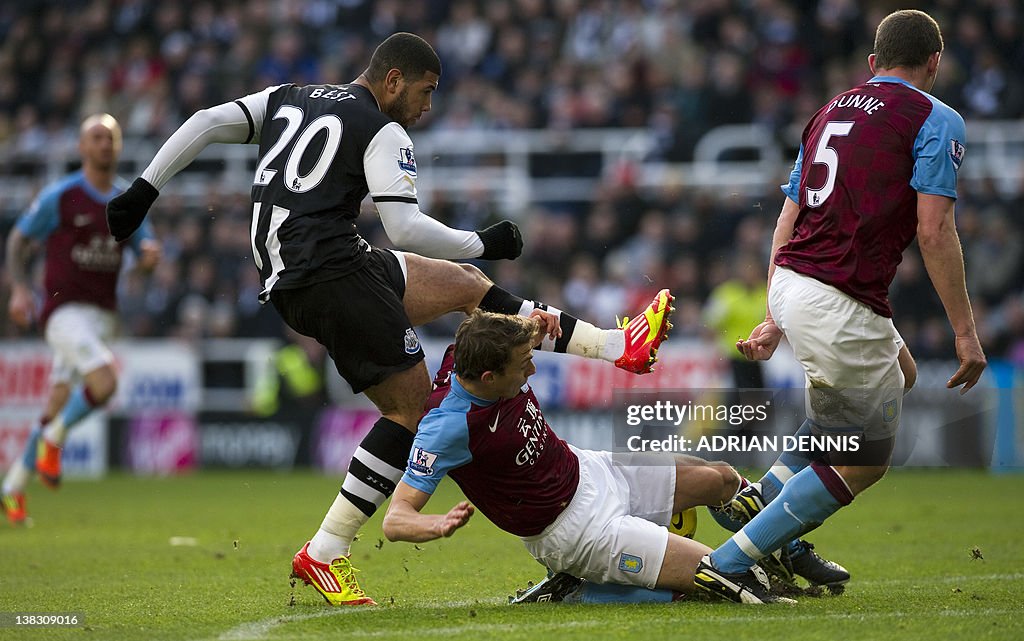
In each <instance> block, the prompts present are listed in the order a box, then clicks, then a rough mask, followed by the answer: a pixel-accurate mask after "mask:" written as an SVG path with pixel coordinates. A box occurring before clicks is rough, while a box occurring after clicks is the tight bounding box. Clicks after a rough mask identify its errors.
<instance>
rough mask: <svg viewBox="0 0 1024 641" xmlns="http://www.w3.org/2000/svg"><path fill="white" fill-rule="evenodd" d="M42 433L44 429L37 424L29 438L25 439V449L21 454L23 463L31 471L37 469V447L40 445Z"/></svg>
mask: <svg viewBox="0 0 1024 641" xmlns="http://www.w3.org/2000/svg"><path fill="white" fill-rule="evenodd" d="M42 435H43V430H42V429H41V428H40V427H39V426H38V425H37V426H36V427H33V428H32V431H31V432H29V435H28V440H26V441H25V451H24V452H22V454H21V463H22V465H24V466H25V469H26V470H29V471H30V472H35V469H36V448H37V447H38V446H39V439H40V438H41V437H42Z"/></svg>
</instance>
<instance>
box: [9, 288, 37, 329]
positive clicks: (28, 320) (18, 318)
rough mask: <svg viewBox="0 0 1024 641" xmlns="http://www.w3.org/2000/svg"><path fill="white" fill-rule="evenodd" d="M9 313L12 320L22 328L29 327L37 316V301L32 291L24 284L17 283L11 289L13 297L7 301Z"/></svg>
mask: <svg viewBox="0 0 1024 641" xmlns="http://www.w3.org/2000/svg"><path fill="white" fill-rule="evenodd" d="M7 315H8V316H10V318H11V321H12V322H13V323H14V324H15V325H17V326H18V327H20V328H22V329H28V327H29V325H31V324H32V319H33V317H34V316H35V301H33V300H32V291H31V290H29V289H28V288H27V287H25V286H24V285H15V286H14V288H13V289H12V290H11V299H10V300H9V301H8V302H7Z"/></svg>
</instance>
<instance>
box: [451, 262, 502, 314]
mask: <svg viewBox="0 0 1024 641" xmlns="http://www.w3.org/2000/svg"><path fill="white" fill-rule="evenodd" d="M458 267H459V271H458V274H457V281H456V282H455V283H450V285H451V286H452V288H453V289H454V290H455V291H457V292H458V293H457V294H456V298H457V299H458V300H460V301H461V302H463V305H462V306H461V309H462V311H464V312H465V313H467V314H469V313H470V312H472V311H473V310H474V309H476V308H477V306H478V305H479V304H480V301H481V300H483V297H484V295H485V294H486V293H487V290H489V289H490V288H491V286H492V285H494V283H493V282H492V281H491V279H490V278H487V276H486V275H485V274H484V273H483V272H482V271H480V269H479V268H478V267H476V266H475V265H469V264H467V263H460V264H459V265H458Z"/></svg>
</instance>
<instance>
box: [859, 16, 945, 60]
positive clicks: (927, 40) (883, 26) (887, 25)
mask: <svg viewBox="0 0 1024 641" xmlns="http://www.w3.org/2000/svg"><path fill="white" fill-rule="evenodd" d="M942 47H943V44H942V31H941V30H940V29H939V24H938V23H937V22H935V20H934V19H933V18H932V17H931V16H930V15H928V14H927V13H925V12H923V11H918V10H916V9H904V10H902V11H895V12H893V13H890V14H889V15H887V16H886V17H885V19H883V20H882V22H880V23H879V24H878V30H877V31H875V51H874V53H875V68H876V69H895V68H896V67H906V68H908V69H913V68H915V67H920V66H921V65H923V64H925V63H927V62H928V57H929V56H931V55H932V54H933V53H936V52H941V51H942Z"/></svg>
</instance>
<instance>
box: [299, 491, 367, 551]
mask: <svg viewBox="0 0 1024 641" xmlns="http://www.w3.org/2000/svg"><path fill="white" fill-rule="evenodd" d="M368 520H370V518H369V517H368V516H366V515H365V514H363V513H362V511H360V510H359V508H357V507H356V506H355V505H352V503H351V502H350V501H349V500H348V499H346V498H345V497H344V496H342V495H341V494H338V496H337V497H335V499H334V503H332V504H331V509H329V510H327V515H326V516H324V521H323V523H321V524H320V529H319V530H317V533H316V534H314V535H313V538H312V539H311V540H310V542H309V548H307V551H308V553H309V556H311V557H313V559H314V560H316V561H320V562H321V563H330V562H331V561H333V560H334V559H336V558H338V557H341V556H346V555H347V554H348V552H349V547H350V546H351V545H352V539H354V538H356V534H357V533H358V532H359V528H361V527H362V526H363V524H365V523H366V522H367V521H368Z"/></svg>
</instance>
